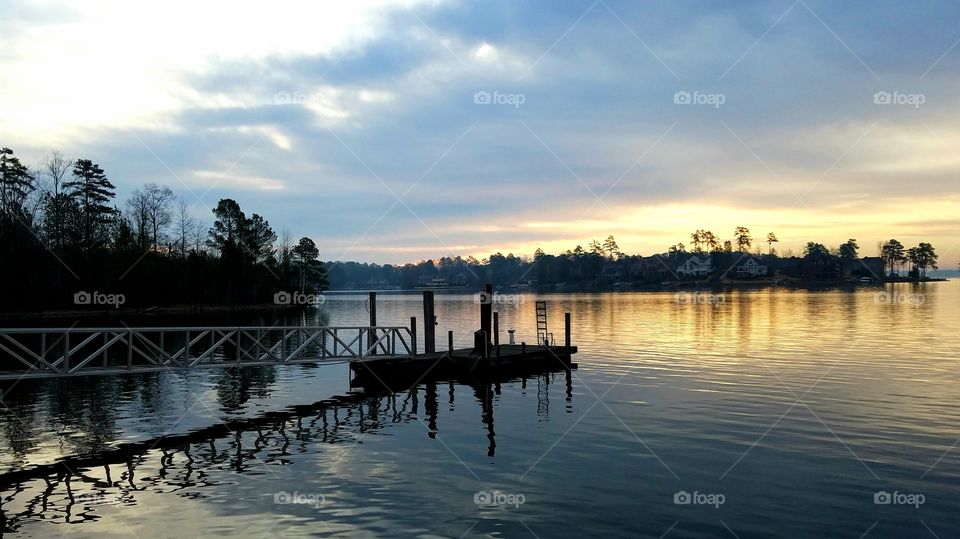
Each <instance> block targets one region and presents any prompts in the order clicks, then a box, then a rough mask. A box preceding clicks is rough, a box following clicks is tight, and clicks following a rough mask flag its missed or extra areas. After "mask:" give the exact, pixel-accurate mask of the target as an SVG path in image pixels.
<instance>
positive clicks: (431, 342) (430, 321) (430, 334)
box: [423, 290, 437, 354]
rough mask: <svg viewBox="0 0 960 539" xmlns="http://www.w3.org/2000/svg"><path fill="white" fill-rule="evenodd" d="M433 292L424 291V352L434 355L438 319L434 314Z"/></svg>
mask: <svg viewBox="0 0 960 539" xmlns="http://www.w3.org/2000/svg"><path fill="white" fill-rule="evenodd" d="M433 306H434V305H433V290H424V291H423V352H424V353H425V354H432V353H433V352H436V347H437V335H436V330H437V317H436V316H435V315H434V314H433V312H434V311H433Z"/></svg>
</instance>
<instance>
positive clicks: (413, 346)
mask: <svg viewBox="0 0 960 539" xmlns="http://www.w3.org/2000/svg"><path fill="white" fill-rule="evenodd" d="M410 355H411V356H415V355H417V317H416V316H411V317H410Z"/></svg>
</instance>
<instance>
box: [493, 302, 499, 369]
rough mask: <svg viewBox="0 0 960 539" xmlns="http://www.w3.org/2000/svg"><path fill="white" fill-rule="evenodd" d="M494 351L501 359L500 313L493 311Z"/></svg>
mask: <svg viewBox="0 0 960 539" xmlns="http://www.w3.org/2000/svg"><path fill="white" fill-rule="evenodd" d="M493 353H494V355H495V356H496V357H497V362H499V361H500V313H498V312H495V313H493Z"/></svg>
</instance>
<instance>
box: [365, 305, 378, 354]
mask: <svg viewBox="0 0 960 539" xmlns="http://www.w3.org/2000/svg"><path fill="white" fill-rule="evenodd" d="M369 302H370V309H369V310H370V327H375V326H376V325H377V293H376V292H370V299H369ZM375 342H376V341H375V340H374V335H373V331H372V330H371V331H369V332H368V333H367V350H369V349H371V348H373V343H375ZM374 353H376V352H374Z"/></svg>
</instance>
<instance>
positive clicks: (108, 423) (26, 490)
mask: <svg viewBox="0 0 960 539" xmlns="http://www.w3.org/2000/svg"><path fill="white" fill-rule="evenodd" d="M558 373H565V386H564V395H565V402H566V403H567V406H569V405H570V403H571V402H572V397H573V385H572V378H571V373H570V371H568V370H563V369H557V370H545V371H543V372H540V373H531V374H527V375H524V376H521V377H516V376H514V377H508V376H494V377H483V378H479V377H470V378H458V379H438V378H433V379H428V380H425V381H420V382H419V383H417V384H415V385H412V386H410V387H409V388H407V389H405V390H402V391H395V392H389V391H385V390H382V389H380V390H378V389H376V388H372V389H371V388H367V389H365V390H364V391H363V392H355V393H349V394H346V395H339V396H335V397H333V398H330V399H325V400H322V401H318V402H315V403H313V404H309V405H299V406H290V407H288V408H286V409H284V410H282V411H275V412H266V413H263V414H260V415H257V416H255V417H248V418H237V419H230V420H225V421H221V422H219V423H217V424H215V425H211V426H208V427H206V428H202V429H198V430H194V431H191V432H188V433H184V434H178V435H165V436H160V437H156V438H153V439H149V440H144V441H140V442H134V443H123V444H119V445H116V446H113V447H108V443H109V442H110V441H111V440H112V439H115V437H116V436H117V435H118V434H119V430H118V429H117V427H116V417H114V415H113V413H112V412H111V407H110V405H109V404H110V402H111V400H112V399H113V398H114V397H115V396H116V395H118V394H120V393H122V391H123V389H122V388H123V386H124V385H125V384H131V383H135V384H136V389H137V390H138V391H139V392H140V393H141V394H144V395H145V396H147V397H148V398H147V399H146V400H147V402H151V403H153V406H162V405H163V398H162V395H161V394H160V393H161V392H160V391H159V388H160V385H159V384H158V383H156V380H155V378H156V375H146V376H142V377H138V380H137V381H136V382H131V381H129V380H125V379H124V377H96V378H91V379H90V383H89V384H76V385H72V384H67V385H66V386H65V387H57V388H55V389H54V391H52V393H53V394H56V395H57V397H56V398H55V402H54V406H56V407H57V408H56V410H55V412H56V413H61V414H64V415H63V417H65V418H66V419H65V421H66V422H68V423H70V424H71V425H73V426H75V427H77V428H78V429H79V430H80V431H82V432H83V435H82V436H83V442H82V443H80V444H78V446H77V447H78V448H80V449H82V451H80V452H79V453H78V454H77V455H73V456H69V457H65V458H62V459H60V460H58V461H57V462H55V463H52V464H43V465H38V466H34V467H31V468H26V469H21V470H16V471H11V472H8V473H4V474H0V536H2V535H3V534H6V533H17V532H18V531H19V530H20V529H21V528H22V527H23V526H24V525H25V524H28V523H31V522H39V521H45V522H52V523H62V524H70V523H72V524H76V523H82V522H87V521H96V520H99V519H101V518H104V516H103V515H102V514H98V507H102V506H104V505H113V506H136V505H138V500H137V493H139V492H144V491H149V492H153V493H181V494H182V491H184V490H185V489H193V488H203V487H215V486H217V485H218V484H220V483H221V482H217V481H214V480H211V479H210V477H211V472H216V471H222V472H230V473H238V474H249V473H256V472H257V470H259V469H260V468H261V467H263V466H287V465H289V464H291V463H293V462H294V460H295V459H296V458H297V455H306V454H307V453H308V452H309V451H310V447H311V445H312V444H342V443H356V442H357V441H358V438H359V436H361V435H363V434H365V433H371V432H377V431H380V430H383V429H386V428H387V427H392V426H395V425H403V424H407V423H415V422H419V421H421V420H420V406H421V402H420V400H421V398H423V412H424V416H425V419H426V425H427V436H428V437H429V438H430V439H436V437H437V435H438V433H439V432H440V427H439V425H440V416H441V413H440V398H441V396H440V395H441V387H442V386H443V385H446V387H445V388H444V389H445V393H446V395H445V400H446V403H447V405H448V408H449V410H450V411H452V410H453V406H454V402H455V398H456V393H457V388H458V387H459V388H464V389H468V390H469V391H471V392H472V394H473V398H474V399H475V401H476V402H477V403H478V404H479V405H480V410H479V411H480V418H481V421H482V424H483V425H484V427H485V429H486V438H487V454H488V456H491V457H492V456H494V454H495V452H496V448H497V444H496V431H495V428H494V398H495V396H499V395H500V394H501V391H502V384H505V383H509V382H519V384H520V387H521V388H522V389H523V390H526V388H527V385H528V383H531V382H532V383H535V384H536V386H537V397H538V403H537V411H536V412H537V415H538V417H541V418H546V417H549V413H550V399H549V391H550V384H551V383H552V380H553V379H554V377H555V376H556V375H557V374H558ZM274 381H275V369H273V368H245V369H239V370H237V371H228V372H224V373H222V374H221V375H220V379H219V380H218V381H217V383H216V387H217V395H218V399H219V400H220V401H221V403H222V404H223V406H224V408H225V409H227V410H230V409H232V408H231V407H238V406H239V405H241V404H242V403H243V402H244V401H245V400H246V399H249V398H250V397H251V396H252V394H254V393H259V394H263V393H269V388H270V385H271V384H273V382H274ZM128 389H129V388H128ZM421 394H422V397H421ZM17 395H20V396H19V397H17V398H12V399H10V400H9V401H8V402H7V404H8V406H10V408H11V411H12V412H13V413H14V414H15V415H17V417H19V420H18V421H15V422H14V421H10V422H6V423H4V428H6V429H8V430H14V431H15V430H17V429H29V428H30V424H31V421H32V420H33V419H34V418H33V416H31V415H30V413H35V411H36V406H34V405H35V404H36V399H37V394H36V393H30V392H17ZM88 398H93V401H92V402H95V404H93V405H92V406H90V407H82V406H77V402H78V400H84V399H88ZM19 411H23V412H25V415H23V416H20V415H19ZM9 434H12V435H11V436H9V439H10V440H23V439H27V440H29V439H30V437H29V436H26V437H24V436H17V435H16V433H15V432H10V433H9ZM11 449H12V450H13V451H17V452H24V453H27V452H29V451H30V449H31V447H30V446H29V443H28V444H27V445H24V446H14V447H12V448H11ZM158 459H159V460H158ZM190 496H191V497H195V496H198V495H196V494H191V495H190Z"/></svg>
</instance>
